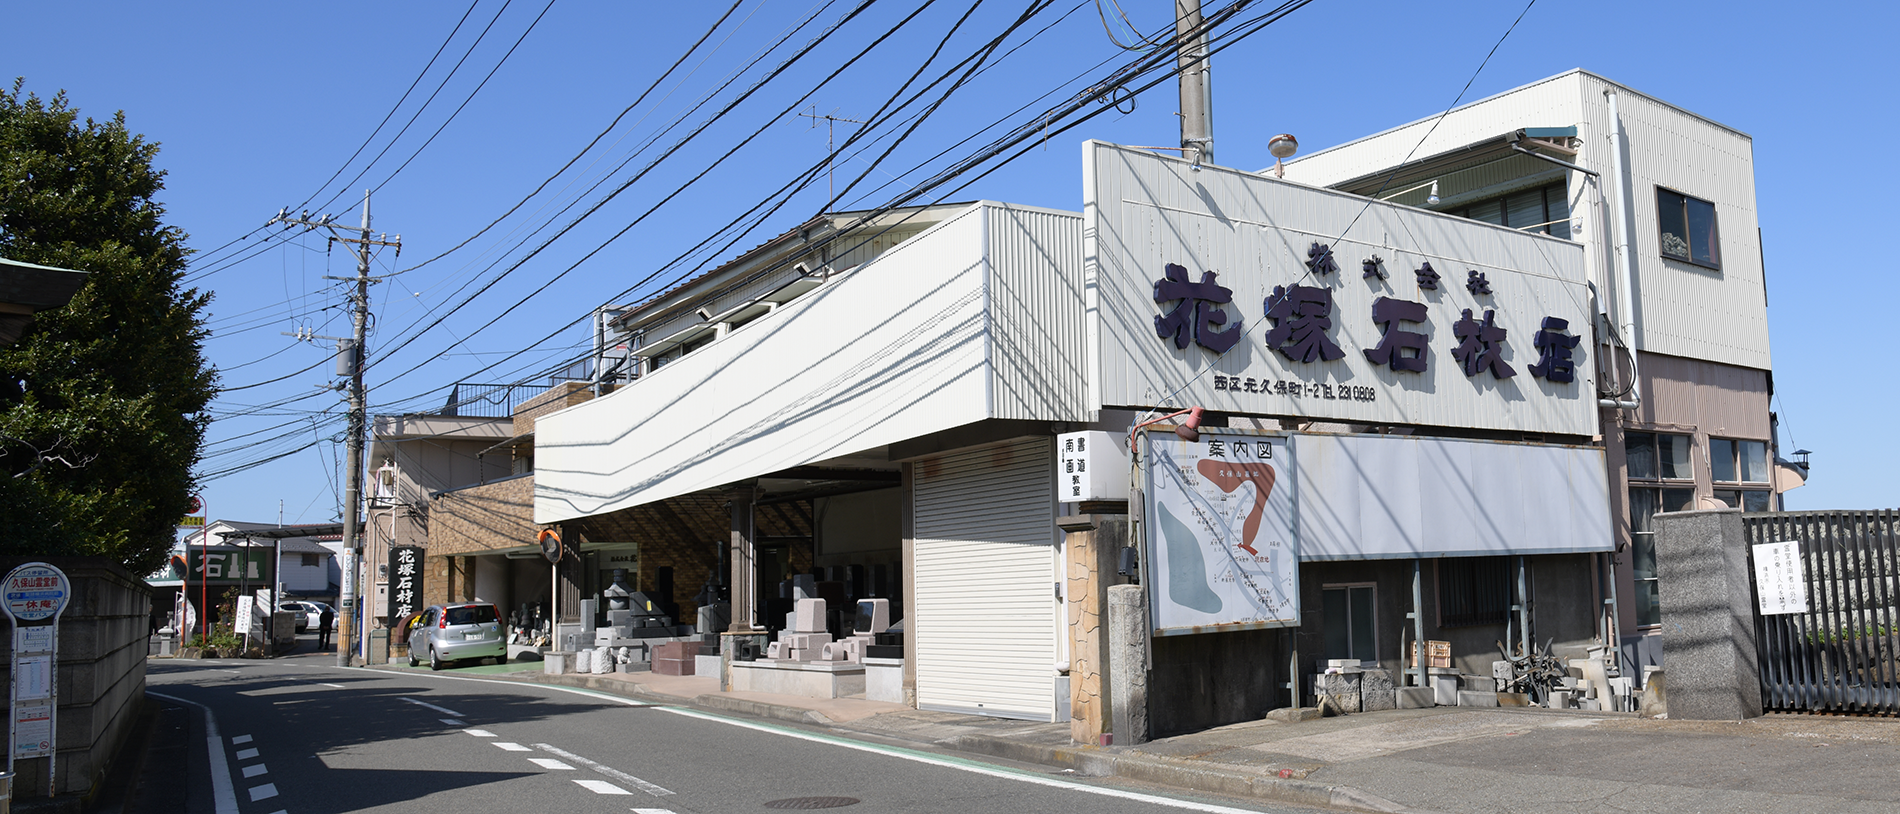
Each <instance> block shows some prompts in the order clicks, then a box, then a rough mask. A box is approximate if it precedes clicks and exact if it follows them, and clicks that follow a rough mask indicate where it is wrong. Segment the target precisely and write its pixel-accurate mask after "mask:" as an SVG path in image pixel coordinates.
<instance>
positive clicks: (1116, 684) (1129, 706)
mask: <svg viewBox="0 0 1900 814" xmlns="http://www.w3.org/2000/svg"><path fill="white" fill-rule="evenodd" d="M1149 645H1150V641H1149V629H1148V589H1147V588H1144V587H1142V586H1140V585H1113V586H1110V587H1109V589H1108V709H1109V720H1110V724H1109V731H1110V732H1112V733H1113V734H1114V735H1115V742H1116V745H1119V746H1125V745H1129V744H1136V743H1146V742H1147V741H1148V647H1149Z"/></svg>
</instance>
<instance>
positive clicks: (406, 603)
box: [389, 545, 423, 630]
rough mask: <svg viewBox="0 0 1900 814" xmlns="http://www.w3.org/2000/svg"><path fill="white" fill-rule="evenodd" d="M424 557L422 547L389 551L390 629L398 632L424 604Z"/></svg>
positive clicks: (407, 546)
mask: <svg viewBox="0 0 1900 814" xmlns="http://www.w3.org/2000/svg"><path fill="white" fill-rule="evenodd" d="M422 556H423V549H422V547H420V546H412V545H400V546H396V547H394V548H391V549H389V629H390V630H398V629H400V628H401V627H402V623H403V622H404V621H405V620H407V619H408V618H409V617H410V616H411V615H413V614H415V612H416V610H417V608H418V607H420V606H421V604H422Z"/></svg>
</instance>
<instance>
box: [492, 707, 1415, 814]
mask: <svg viewBox="0 0 1900 814" xmlns="http://www.w3.org/2000/svg"><path fill="white" fill-rule="evenodd" d="M488 677H489V678H501V679H505V680H508V681H518V682H521V683H524V684H559V685H562V686H568V687H580V688H584V689H590V690H597V691H599V692H604V693H608V694H610V695H619V696H623V697H626V698H632V699H634V700H637V701H642V702H646V703H652V704H670V705H684V706H690V707H694V708H697V709H703V710H707V711H709V712H726V713H733V714H738V715H749V716H752V717H757V718H767V719H771V720H775V721H786V722H790V723H799V724H817V725H820V726H826V727H832V728H833V731H834V732H837V733H840V734H852V733H856V732H857V730H855V729H853V728H851V727H850V726H848V725H841V724H839V723H837V722H836V721H833V720H831V719H830V718H828V717H826V716H825V715H824V714H822V713H820V712H818V711H816V710H806V709H800V708H798V707H788V706H784V705H780V704H771V703H766V702H763V701H752V700H748V699H743V698H732V697H729V696H721V695H711V694H707V695H698V696H694V697H692V698H680V697H678V696H669V695H661V694H658V693H654V692H650V691H647V690H645V689H644V688H643V687H642V686H641V685H639V684H631V685H630V684H628V683H627V682H625V681H619V680H614V681H607V680H603V679H602V678H599V677H596V676H593V675H569V674H562V675H548V674H546V673H504V674H498V675H493V676H488ZM932 743H933V745H936V746H941V747H945V748H948V749H953V750H956V751H959V752H964V753H967V754H973V755H983V756H987V757H998V758H1003V759H1005V760H1014V761H1018V762H1022V763H1036V764H1041V765H1044V766H1054V767H1058V768H1065V769H1074V770H1075V771H1076V772H1078V773H1081V774H1086V775H1090V776H1096V777H1120V778H1125V779H1129V780H1139V781H1142V782H1146V783H1154V784H1156V785H1161V786H1168V787H1170V788H1176V789H1181V790H1184V791H1193V792H1211V793H1214V794H1225V795H1228V796H1231V797H1243V798H1250V799H1256V800H1268V801H1272V802H1276V803H1292V804H1294V805H1304V806H1316V807H1324V808H1334V809H1343V810H1347V811H1365V812H1372V814H1434V812H1431V811H1429V810H1427V809H1420V808H1412V807H1410V806H1406V805H1401V804H1399V803H1396V802H1393V801H1391V800H1387V799H1385V798H1383V797H1380V796H1378V795H1375V794H1370V793H1368V792H1365V791H1361V790H1359V789H1357V788H1354V787H1352V786H1333V785H1327V784H1325V783H1315V782H1312V781H1308V780H1301V779H1297V778H1281V777H1273V776H1268V775H1260V774H1253V773H1249V772H1241V771H1233V770H1228V769H1218V768H1210V767H1208V766H1206V765H1204V764H1197V763H1194V762H1192V761H1185V760H1180V759H1177V758H1167V757H1160V756H1155V755H1129V754H1122V753H1116V752H1109V751H1104V750H1102V749H1100V748H1097V747H1087V746H1055V745H1051V744H1039V743H1024V742H1022V741H1015V740H1010V739H1008V738H998V737H994V736H990V735H959V736H957V737H954V738H948V739H945V740H941V741H934V742H932Z"/></svg>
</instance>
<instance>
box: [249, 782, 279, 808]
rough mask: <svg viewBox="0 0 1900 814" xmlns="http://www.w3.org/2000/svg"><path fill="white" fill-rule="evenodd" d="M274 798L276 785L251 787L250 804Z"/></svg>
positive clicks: (268, 784) (267, 784)
mask: <svg viewBox="0 0 1900 814" xmlns="http://www.w3.org/2000/svg"><path fill="white" fill-rule="evenodd" d="M276 796H277V784H276V783H265V784H264V785H262V786H252V787H251V802H253V803H255V802H257V801H259V800H269V799H270V798H272V797H276Z"/></svg>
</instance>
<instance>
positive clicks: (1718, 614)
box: [1655, 509, 1762, 721]
mask: <svg viewBox="0 0 1900 814" xmlns="http://www.w3.org/2000/svg"><path fill="white" fill-rule="evenodd" d="M1655 527H1656V577H1657V581H1658V586H1659V588H1660V592H1661V598H1662V628H1663V634H1662V647H1663V664H1664V665H1665V666H1666V667H1667V668H1668V670H1669V717H1671V718H1678V719H1688V720H1698V721H1738V720H1741V719H1744V718H1753V717H1756V716H1758V715H1761V713H1762V706H1761V677H1760V674H1759V673H1758V672H1757V670H1756V662H1755V599H1754V590H1753V579H1752V575H1751V574H1750V573H1749V570H1748V551H1747V549H1746V548H1745V546H1746V545H1747V541H1746V539H1745V538H1744V537H1743V534H1742V512H1741V510H1739V509H1720V510H1716V511H1700V512H1672V513H1667V514H1659V515H1656V519H1655Z"/></svg>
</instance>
